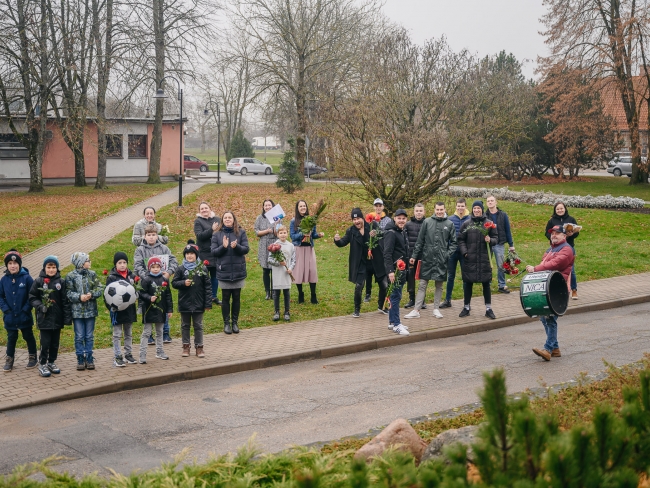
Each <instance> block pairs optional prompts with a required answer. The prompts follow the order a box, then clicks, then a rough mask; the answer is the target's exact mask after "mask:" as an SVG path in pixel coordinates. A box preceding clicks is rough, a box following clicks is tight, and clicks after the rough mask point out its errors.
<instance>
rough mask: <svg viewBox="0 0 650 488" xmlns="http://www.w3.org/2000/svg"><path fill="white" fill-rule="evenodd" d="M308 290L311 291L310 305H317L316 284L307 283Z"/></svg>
mask: <svg viewBox="0 0 650 488" xmlns="http://www.w3.org/2000/svg"><path fill="white" fill-rule="evenodd" d="M309 290H310V291H311V303H313V304H314V305H318V299H317V298H316V283H309Z"/></svg>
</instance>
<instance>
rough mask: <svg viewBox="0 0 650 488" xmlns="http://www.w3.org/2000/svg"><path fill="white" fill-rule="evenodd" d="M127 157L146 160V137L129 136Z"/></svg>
mask: <svg viewBox="0 0 650 488" xmlns="http://www.w3.org/2000/svg"><path fill="white" fill-rule="evenodd" d="M129 157H130V158H146V157H147V136H138V135H132V134H129Z"/></svg>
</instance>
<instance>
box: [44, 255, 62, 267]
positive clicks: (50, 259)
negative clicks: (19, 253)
mask: <svg viewBox="0 0 650 488" xmlns="http://www.w3.org/2000/svg"><path fill="white" fill-rule="evenodd" d="M48 263H53V264H54V265H55V266H56V269H59V258H57V257H56V256H51V255H50V256H48V257H46V258H45V259H44V260H43V269H45V266H47V265H48Z"/></svg>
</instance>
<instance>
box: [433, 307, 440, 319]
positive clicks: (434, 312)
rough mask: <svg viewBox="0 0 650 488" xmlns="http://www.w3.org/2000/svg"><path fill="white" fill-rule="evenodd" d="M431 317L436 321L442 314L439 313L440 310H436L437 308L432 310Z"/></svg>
mask: <svg viewBox="0 0 650 488" xmlns="http://www.w3.org/2000/svg"><path fill="white" fill-rule="evenodd" d="M433 316H434V317H435V318H437V319H441V318H442V314H441V313H440V310H438V309H437V308H436V309H434V310H433Z"/></svg>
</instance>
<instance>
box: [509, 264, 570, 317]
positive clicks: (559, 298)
mask: <svg viewBox="0 0 650 488" xmlns="http://www.w3.org/2000/svg"><path fill="white" fill-rule="evenodd" d="M519 299H520V300H521V306H522V308H523V309H524V312H525V313H526V315H528V316H529V317H540V316H541V317H547V316H549V315H564V313H565V312H566V309H567V308H568V306H569V288H568V287H567V282H566V280H565V279H564V277H563V276H562V274H561V273H560V272H558V271H539V272H536V273H529V274H527V275H526V276H524V278H523V279H522V280H521V288H520V289H519Z"/></svg>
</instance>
